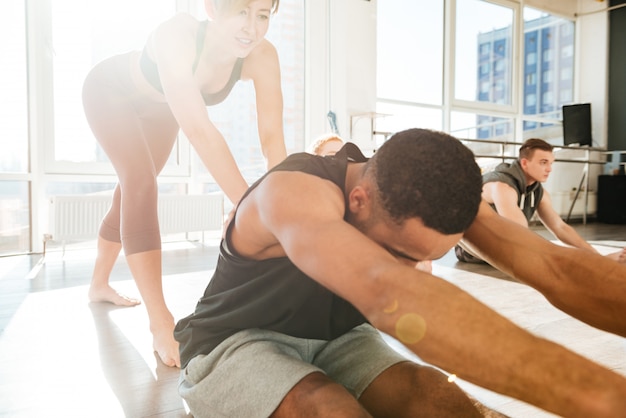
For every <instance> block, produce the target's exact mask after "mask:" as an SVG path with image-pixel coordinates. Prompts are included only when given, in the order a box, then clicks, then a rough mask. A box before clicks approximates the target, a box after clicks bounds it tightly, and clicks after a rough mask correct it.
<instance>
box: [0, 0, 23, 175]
mask: <svg viewBox="0 0 626 418" xmlns="http://www.w3.org/2000/svg"><path fill="white" fill-rule="evenodd" d="M24 8H25V5H24V0H22V1H10V2H7V3H6V4H3V9H2V13H0V38H1V39H2V42H0V56H1V57H2V64H1V65H0V74H2V77H0V92H2V101H1V102H0V114H1V115H2V117H0V130H1V131H2V135H0V148H2V152H0V172H7V173H26V172H27V171H28V102H27V99H28V90H27V85H26V77H27V69H26V25H25V16H24Z"/></svg>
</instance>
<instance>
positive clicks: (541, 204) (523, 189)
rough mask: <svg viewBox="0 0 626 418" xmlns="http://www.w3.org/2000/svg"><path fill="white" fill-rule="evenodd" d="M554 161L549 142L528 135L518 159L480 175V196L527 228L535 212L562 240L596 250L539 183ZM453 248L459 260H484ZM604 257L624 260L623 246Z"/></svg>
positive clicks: (497, 210)
mask: <svg viewBox="0 0 626 418" xmlns="http://www.w3.org/2000/svg"><path fill="white" fill-rule="evenodd" d="M553 163H554V153H553V147H552V145H550V144H549V143H547V142H546V141H544V140H542V139H537V138H531V139H528V140H526V141H525V142H524V144H522V146H521V148H520V150H519V158H518V159H517V160H515V161H514V162H513V163H511V164H509V163H501V164H499V165H498V166H497V167H496V168H495V170H494V171H490V172H488V173H485V174H484V175H483V192H482V198H483V200H485V201H486V202H487V203H489V204H490V205H491V206H492V207H493V208H494V209H495V210H496V212H498V214H499V215H501V216H504V217H505V218H507V219H510V220H512V221H513V222H516V223H518V224H520V225H522V226H524V227H526V228H528V223H529V222H530V220H531V218H532V217H533V215H534V214H535V212H537V216H538V217H539V220H540V221H541V223H542V224H543V225H544V226H545V227H546V228H547V229H548V231H550V232H551V233H552V234H553V235H554V236H555V237H556V238H558V239H559V240H560V241H561V242H563V243H565V244H567V245H570V246H572V247H575V248H582V249H585V250H589V251H593V252H595V253H597V251H596V249H595V248H593V247H592V246H591V245H590V244H589V243H588V242H587V241H585V240H584V239H583V238H582V237H581V236H580V235H578V233H576V230H574V228H572V227H571V226H570V225H568V224H567V223H566V222H565V221H563V219H561V217H560V216H559V214H558V213H557V212H556V211H555V210H554V207H553V206H552V200H551V199H550V194H549V193H548V191H547V190H545V189H544V188H543V186H542V185H541V183H544V182H546V181H547V180H548V176H549V175H550V173H551V172H552V164H553ZM454 250H455V254H456V257H457V259H459V260H460V261H465V262H468V263H481V262H483V261H482V259H480V258H479V257H476V255H474V254H472V253H471V252H470V251H468V250H467V248H465V247H464V246H463V244H462V243H461V244H460V245H457V246H456V247H455V249H454ZM607 257H608V258H610V259H612V260H615V261H619V262H621V263H626V249H623V250H622V251H617V252H614V253H611V254H608V255H607Z"/></svg>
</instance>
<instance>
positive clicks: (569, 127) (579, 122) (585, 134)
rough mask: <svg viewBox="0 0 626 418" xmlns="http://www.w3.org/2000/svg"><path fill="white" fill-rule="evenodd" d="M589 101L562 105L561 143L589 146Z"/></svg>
mask: <svg viewBox="0 0 626 418" xmlns="http://www.w3.org/2000/svg"><path fill="white" fill-rule="evenodd" d="M591 142H592V141H591V103H581V104H573V105H565V106H563V145H565V146H567V145H580V146H591Z"/></svg>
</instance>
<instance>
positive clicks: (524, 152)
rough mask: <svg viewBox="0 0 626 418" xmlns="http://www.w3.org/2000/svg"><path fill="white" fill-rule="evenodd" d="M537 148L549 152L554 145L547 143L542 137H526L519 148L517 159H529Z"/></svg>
mask: <svg viewBox="0 0 626 418" xmlns="http://www.w3.org/2000/svg"><path fill="white" fill-rule="evenodd" d="M538 149H539V150H542V151H550V152H551V151H552V150H553V149H554V147H553V146H552V145H550V144H548V143H547V142H546V141H544V140H543V139H539V138H530V139H527V140H526V141H524V143H523V144H522V146H521V147H520V149H519V159H520V160H521V159H522V158H526V159H527V160H530V159H531V158H533V154H534V153H535V150H538Z"/></svg>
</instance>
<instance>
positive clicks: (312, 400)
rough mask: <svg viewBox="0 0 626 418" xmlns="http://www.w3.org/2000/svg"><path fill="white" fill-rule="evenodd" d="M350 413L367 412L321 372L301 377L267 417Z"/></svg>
mask: <svg viewBox="0 0 626 418" xmlns="http://www.w3.org/2000/svg"><path fill="white" fill-rule="evenodd" d="M292 417H333V418H341V417H350V418H367V417H371V415H370V414H369V413H368V412H367V411H366V410H365V409H364V408H363V406H362V405H361V404H360V403H359V402H358V401H357V400H356V398H355V397H354V396H352V394H350V392H348V391H347V390H346V388H344V387H343V386H341V385H340V384H338V383H336V382H334V381H333V380H331V379H330V378H329V377H328V376H326V375H324V374H322V373H311V374H310V375H308V376H306V377H304V378H303V379H302V380H301V381H300V382H298V384H297V385H296V386H294V387H293V388H292V389H291V390H290V391H289V393H287V395H286V396H285V398H283V400H282V402H281V403H280V405H279V406H278V408H276V410H275V411H274V412H273V413H272V415H271V418H292Z"/></svg>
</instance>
